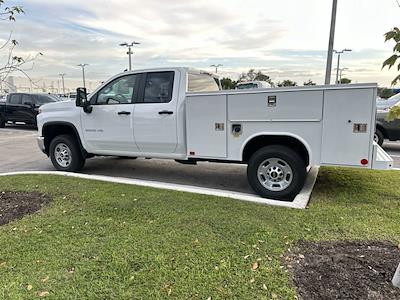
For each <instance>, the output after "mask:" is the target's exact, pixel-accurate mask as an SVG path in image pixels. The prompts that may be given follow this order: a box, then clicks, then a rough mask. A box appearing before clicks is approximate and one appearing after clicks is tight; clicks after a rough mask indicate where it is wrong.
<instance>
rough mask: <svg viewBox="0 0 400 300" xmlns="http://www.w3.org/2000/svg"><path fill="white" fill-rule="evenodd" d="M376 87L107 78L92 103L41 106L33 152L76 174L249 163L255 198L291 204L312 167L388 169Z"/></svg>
mask: <svg viewBox="0 0 400 300" xmlns="http://www.w3.org/2000/svg"><path fill="white" fill-rule="evenodd" d="M376 93H377V85H376V84H356V85H341V86H307V87H287V88H272V89H271V88H269V89H255V90H242V91H241V90H231V91H221V90H220V88H219V85H218V79H217V78H216V77H215V76H213V75H212V74H209V73H206V72H202V71H196V70H192V69H188V68H163V69H150V70H137V71H130V72H125V73H122V74H119V75H116V76H114V77H113V78H111V79H110V80H108V81H107V82H105V83H104V84H103V85H101V86H100V87H99V88H98V89H97V90H95V91H94V92H93V93H92V94H91V95H90V96H89V97H87V95H86V91H85V89H82V88H79V89H78V90H77V99H76V102H60V103H53V104H47V105H44V106H42V107H41V108H40V113H39V115H38V116H37V123H38V132H39V136H38V144H39V147H40V149H41V150H42V151H43V152H44V153H45V154H47V155H48V156H49V157H50V159H51V161H52V163H53V165H54V167H55V168H56V169H57V170H61V171H79V170H81V169H82V168H83V166H84V164H85V160H86V159H88V158H90V157H93V156H97V155H98V156H104V155H105V156H121V157H145V158H164V159H174V160H176V161H177V162H180V163H186V164H196V163H197V162H199V161H210V162H220V163H238V164H247V178H248V181H249V184H250V185H251V187H252V188H253V189H254V191H255V192H257V193H258V194H259V195H260V196H262V197H266V198H273V199H278V200H289V201H290V200H292V199H293V198H294V197H295V195H296V194H298V192H299V191H300V190H301V189H302V187H303V185H304V182H305V179H306V176H307V170H308V169H309V168H308V167H310V166H343V167H357V168H364V169H390V168H391V167H392V165H393V161H392V159H391V158H390V156H388V155H387V154H386V152H384V151H383V150H382V149H381V148H380V147H379V146H378V145H377V144H376V143H375V142H374V141H373V137H374V131H375V115H376V109H375V105H376V104H375V101H376Z"/></svg>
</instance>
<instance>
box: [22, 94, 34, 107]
mask: <svg viewBox="0 0 400 300" xmlns="http://www.w3.org/2000/svg"><path fill="white" fill-rule="evenodd" d="M34 103H35V101H34V100H33V97H32V96H31V95H27V94H23V95H22V104H24V105H33V104H34Z"/></svg>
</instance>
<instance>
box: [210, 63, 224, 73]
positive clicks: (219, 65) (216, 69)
mask: <svg viewBox="0 0 400 300" xmlns="http://www.w3.org/2000/svg"><path fill="white" fill-rule="evenodd" d="M210 67H214V68H215V74H218V68H219V67H223V65H221V64H218V65H211V66H210Z"/></svg>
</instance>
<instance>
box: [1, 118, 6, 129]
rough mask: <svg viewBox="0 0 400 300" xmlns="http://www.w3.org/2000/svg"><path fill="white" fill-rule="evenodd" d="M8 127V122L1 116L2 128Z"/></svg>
mask: <svg viewBox="0 0 400 300" xmlns="http://www.w3.org/2000/svg"><path fill="white" fill-rule="evenodd" d="M4 127H6V121H5V120H4V119H3V117H2V116H0V128H4Z"/></svg>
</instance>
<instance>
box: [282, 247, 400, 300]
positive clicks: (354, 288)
mask: <svg viewBox="0 0 400 300" xmlns="http://www.w3.org/2000/svg"><path fill="white" fill-rule="evenodd" d="M285 263H286V265H287V267H288V269H289V270H290V271H291V273H292V276H293V277H292V278H293V283H294V285H295V286H296V287H297V291H298V294H299V297H300V298H301V299H305V300H312V299H373V300H378V299H379V300H381V299H382V300H383V299H384V300H391V299H393V300H399V299H400V289H399V288H396V287H394V286H393V285H392V283H391V281H392V278H393V275H394V273H395V271H396V268H397V266H398V264H399V263H400V249H399V246H397V245H393V244H392V243H390V242H379V241H360V242H322V243H312V242H301V243H300V244H299V245H298V246H297V247H296V248H295V249H292V250H291V252H289V253H287V255H286V256H285Z"/></svg>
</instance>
